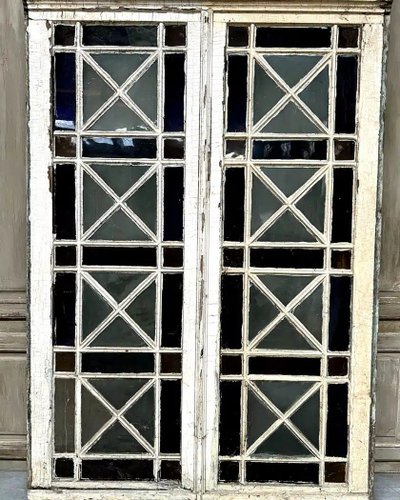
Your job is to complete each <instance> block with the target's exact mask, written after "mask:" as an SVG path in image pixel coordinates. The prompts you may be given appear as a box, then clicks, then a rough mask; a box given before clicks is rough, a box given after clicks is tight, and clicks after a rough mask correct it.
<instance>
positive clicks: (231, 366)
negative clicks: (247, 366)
mask: <svg viewBox="0 0 400 500" xmlns="http://www.w3.org/2000/svg"><path fill="white" fill-rule="evenodd" d="M221 373H222V374H223V375H241V373H242V356H221Z"/></svg>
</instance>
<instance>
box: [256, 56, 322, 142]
mask: <svg viewBox="0 0 400 500" xmlns="http://www.w3.org/2000/svg"><path fill="white" fill-rule="evenodd" d="M250 53H251V55H252V56H253V58H254V61H257V62H258V63H259V64H260V66H261V67H262V68H263V69H264V71H265V72H266V73H267V74H268V76H269V77H271V78H272V80H273V81H274V82H275V83H276V84H277V85H278V87H279V88H281V90H283V91H284V92H286V95H284V96H283V97H282V99H281V100H280V101H278V102H277V103H276V105H275V106H274V107H273V108H272V109H271V110H270V111H268V112H267V113H266V114H265V115H264V116H263V117H262V118H261V119H260V120H259V121H258V122H257V123H256V124H255V125H253V126H252V129H251V132H252V133H257V132H259V131H260V130H261V129H262V128H263V127H264V126H265V125H267V123H268V122H269V121H271V120H272V119H273V118H274V117H275V116H277V115H278V113H280V111H282V110H283V108H284V107H285V106H286V105H287V104H288V102H289V101H294V102H295V103H296V104H297V105H298V106H299V107H300V108H301V110H302V111H303V112H304V114H305V115H306V116H307V118H309V119H310V120H311V122H312V123H313V124H314V125H315V126H317V127H318V128H319V129H320V130H321V131H322V132H324V133H326V134H329V130H328V128H327V127H326V125H325V124H324V123H322V121H321V120H320V119H319V118H318V117H317V116H316V115H315V114H314V113H313V112H312V111H311V109H310V108H309V107H308V106H307V105H306V104H305V103H304V102H303V101H302V100H301V98H300V97H299V96H298V94H300V93H301V92H302V91H303V90H304V89H305V88H306V87H307V86H308V85H309V84H310V83H311V82H312V81H313V80H314V79H315V78H316V77H317V76H318V75H319V74H320V73H321V72H322V71H323V70H324V69H325V67H327V66H329V65H330V61H331V58H332V53H329V54H327V55H325V56H324V57H322V58H321V60H320V61H319V62H318V63H317V64H316V65H315V66H314V67H313V68H312V69H311V70H310V71H309V72H308V73H307V74H306V75H305V76H304V77H303V78H302V79H301V80H300V81H299V82H298V83H297V84H296V85H295V86H294V87H290V86H289V85H288V84H287V83H286V82H285V81H284V80H283V79H282V78H281V77H280V75H279V74H278V73H277V72H276V71H275V70H274V69H273V68H272V66H271V65H270V64H268V62H267V61H266V60H265V59H264V57H262V56H261V55H260V54H257V53H256V52H253V51H251V52H250Z"/></svg>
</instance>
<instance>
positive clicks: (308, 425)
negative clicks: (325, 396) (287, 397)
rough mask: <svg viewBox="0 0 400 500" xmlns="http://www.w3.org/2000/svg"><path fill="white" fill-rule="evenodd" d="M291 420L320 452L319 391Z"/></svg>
mask: <svg viewBox="0 0 400 500" xmlns="http://www.w3.org/2000/svg"><path fill="white" fill-rule="evenodd" d="M290 420H291V421H292V423H293V424H294V425H295V426H296V427H297V428H298V429H299V430H300V431H301V432H302V433H303V434H304V436H305V437H306V438H307V439H308V440H309V441H310V442H311V444H313V445H314V446H315V448H317V450H318V449H319V433H320V429H319V427H320V394H319V391H318V392H316V393H315V394H314V395H313V396H311V397H310V398H309V399H307V401H306V402H305V403H303V404H302V405H301V406H300V408H299V409H298V410H297V411H296V412H295V413H294V415H292V416H291V417H290Z"/></svg>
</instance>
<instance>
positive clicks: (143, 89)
mask: <svg viewBox="0 0 400 500" xmlns="http://www.w3.org/2000/svg"><path fill="white" fill-rule="evenodd" d="M157 85H158V64H157V62H154V63H153V64H152V65H151V66H150V67H149V68H148V69H147V70H146V72H145V73H144V74H143V75H142V76H141V77H140V78H139V80H137V81H136V82H135V83H134V84H133V85H132V87H131V88H130V89H129V90H128V95H129V97H131V98H132V100H133V102H134V103H135V104H136V105H137V106H139V108H140V109H141V110H142V111H143V112H144V113H145V114H146V115H147V116H148V117H149V118H150V120H151V121H152V122H153V123H154V124H155V125H156V124H157V123H158V120H157V113H158V92H157Z"/></svg>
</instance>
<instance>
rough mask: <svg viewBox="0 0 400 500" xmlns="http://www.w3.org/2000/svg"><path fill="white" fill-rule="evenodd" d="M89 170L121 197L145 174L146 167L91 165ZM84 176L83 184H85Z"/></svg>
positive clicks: (109, 164) (140, 165)
mask: <svg viewBox="0 0 400 500" xmlns="http://www.w3.org/2000/svg"><path fill="white" fill-rule="evenodd" d="M90 168H91V169H92V170H94V171H95V172H96V174H97V175H98V176H100V177H101V179H102V180H103V181H104V182H105V183H106V184H107V185H108V186H109V187H110V188H111V189H112V190H113V191H114V192H115V193H116V194H117V195H118V196H122V195H123V194H125V193H126V191H128V189H129V188H131V187H132V186H133V185H134V184H136V182H137V181H138V180H139V179H140V178H141V177H142V176H143V175H144V174H145V173H146V172H147V170H148V168H149V166H147V165H142V164H139V165H132V164H127V165H116V164H113V163H108V164H107V163H104V164H103V163H92V164H91V165H90ZM85 177H86V176H84V182H85Z"/></svg>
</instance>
